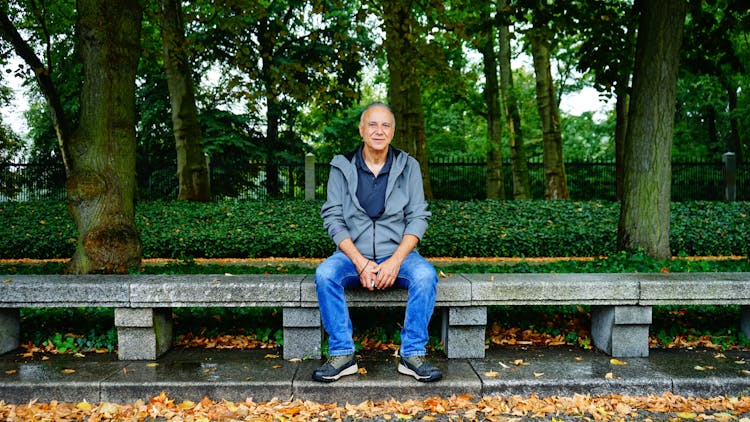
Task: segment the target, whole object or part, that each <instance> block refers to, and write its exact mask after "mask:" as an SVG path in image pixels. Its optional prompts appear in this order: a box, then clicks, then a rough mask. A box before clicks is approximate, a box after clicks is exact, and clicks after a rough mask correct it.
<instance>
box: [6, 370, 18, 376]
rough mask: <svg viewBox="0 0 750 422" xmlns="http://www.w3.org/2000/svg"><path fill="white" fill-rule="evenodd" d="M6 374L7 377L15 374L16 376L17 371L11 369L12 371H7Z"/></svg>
mask: <svg viewBox="0 0 750 422" xmlns="http://www.w3.org/2000/svg"><path fill="white" fill-rule="evenodd" d="M5 373H6V374H7V375H13V374H15V373H16V370H15V369H11V370H8V371H5Z"/></svg>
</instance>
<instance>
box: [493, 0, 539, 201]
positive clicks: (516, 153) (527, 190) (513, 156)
mask: <svg viewBox="0 0 750 422" xmlns="http://www.w3.org/2000/svg"><path fill="white" fill-rule="evenodd" d="M506 9H507V1H506V0H500V1H499V2H498V13H500V12H504V11H505V10H506ZM498 32H499V34H498V37H499V44H500V90H501V92H502V96H503V102H502V104H503V108H504V109H503V112H504V114H505V121H506V122H507V125H506V126H507V132H508V142H509V144H510V145H509V146H510V165H511V174H512V175H513V198H515V199H531V182H530V181H529V180H530V179H529V166H528V163H527V160H526V148H525V147H524V141H523V131H522V128H521V114H520V113H519V111H518V101H517V99H516V94H515V88H514V87H513V73H512V70H511V65H510V62H511V60H510V56H511V54H510V30H509V24H507V25H500V27H499V29H498Z"/></svg>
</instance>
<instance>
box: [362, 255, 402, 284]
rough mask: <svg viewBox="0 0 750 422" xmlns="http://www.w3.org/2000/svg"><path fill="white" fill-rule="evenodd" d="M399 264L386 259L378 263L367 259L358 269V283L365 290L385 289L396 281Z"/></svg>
mask: <svg viewBox="0 0 750 422" xmlns="http://www.w3.org/2000/svg"><path fill="white" fill-rule="evenodd" d="M398 270H399V265H397V264H396V263H395V262H393V260H391V259H387V260H385V261H383V262H381V263H380V264H377V263H375V262H373V261H371V260H369V259H368V260H367V263H365V265H364V267H361V268H360V270H359V283H360V284H361V285H362V287H364V288H365V289H367V290H370V291H373V290H376V289H377V290H383V289H387V288H389V287H391V286H393V284H394V283H395V282H396V277H397V276H398Z"/></svg>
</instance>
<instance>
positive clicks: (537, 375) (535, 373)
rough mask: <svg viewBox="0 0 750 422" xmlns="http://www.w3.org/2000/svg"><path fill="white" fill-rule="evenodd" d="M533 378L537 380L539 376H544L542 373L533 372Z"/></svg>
mask: <svg viewBox="0 0 750 422" xmlns="http://www.w3.org/2000/svg"><path fill="white" fill-rule="evenodd" d="M534 376H535V377H537V378H539V377H541V376H544V372H534Z"/></svg>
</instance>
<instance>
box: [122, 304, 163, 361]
mask: <svg viewBox="0 0 750 422" xmlns="http://www.w3.org/2000/svg"><path fill="white" fill-rule="evenodd" d="M115 326H116V327H117V343H118V345H117V346H118V347H117V357H118V359H120V360H153V359H156V358H157V357H159V356H161V355H162V354H164V353H166V351H167V350H169V348H170V347H171V346H172V334H173V324H172V310H171V309H170V308H139V309H128V308H116V309H115Z"/></svg>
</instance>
